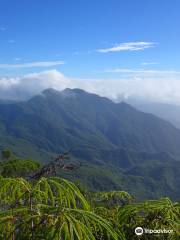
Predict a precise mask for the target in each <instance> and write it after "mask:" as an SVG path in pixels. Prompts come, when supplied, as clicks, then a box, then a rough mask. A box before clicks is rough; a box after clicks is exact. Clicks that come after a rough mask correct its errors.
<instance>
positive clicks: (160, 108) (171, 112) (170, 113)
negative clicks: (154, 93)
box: [127, 100, 180, 129]
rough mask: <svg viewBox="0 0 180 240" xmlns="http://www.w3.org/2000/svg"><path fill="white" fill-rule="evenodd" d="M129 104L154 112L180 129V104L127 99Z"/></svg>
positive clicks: (147, 111)
mask: <svg viewBox="0 0 180 240" xmlns="http://www.w3.org/2000/svg"><path fill="white" fill-rule="evenodd" d="M127 102H128V103H129V104H131V105H132V106H134V107H135V108H137V109H138V110H140V111H143V112H146V113H152V114H155V115H156V116H158V117H160V118H162V119H164V120H167V121H169V122H170V123H172V124H173V125H174V126H175V127H177V128H179V129H180V106H179V105H173V104H166V103H158V102H148V101H138V100H127Z"/></svg>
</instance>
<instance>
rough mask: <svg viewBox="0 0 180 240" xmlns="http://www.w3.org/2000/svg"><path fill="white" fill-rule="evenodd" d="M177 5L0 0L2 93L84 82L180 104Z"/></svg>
mask: <svg viewBox="0 0 180 240" xmlns="http://www.w3.org/2000/svg"><path fill="white" fill-rule="evenodd" d="M179 11H180V1H179V0H151V1H145V0H99V1H98V0H96V1H95V0H86V1H84V0H76V1H74V0H38V1H37V0H31V1H27V0H13V1H12V0H0V98H18V97H19V96H23V97H25V95H27V96H31V95H33V94H38V93H39V92H40V91H42V90H43V89H45V88H47V87H54V88H56V89H59V90H61V89H63V88H65V87H81V88H84V89H85V90H87V91H91V92H96V93H98V94H100V95H104V96H107V97H110V98H113V99H118V98H128V97H138V98H142V99H148V100H151V101H152V100H154V101H160V102H168V103H170V102H172V103H176V104H180V66H179V63H180V44H179V43H180V28H179V23H180V14H179ZM20 92H21V94H19V93H20Z"/></svg>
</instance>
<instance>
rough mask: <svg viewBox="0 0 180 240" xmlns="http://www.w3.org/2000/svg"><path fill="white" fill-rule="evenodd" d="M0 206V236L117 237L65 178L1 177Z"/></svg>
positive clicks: (16, 237)
mask: <svg viewBox="0 0 180 240" xmlns="http://www.w3.org/2000/svg"><path fill="white" fill-rule="evenodd" d="M0 209H1V211H0V239H11V238H13V239H20V240H21V239H41V240H42V239H48V240H49V239H54V240H56V239H67V240H68V239H77V240H86V239H87V240H93V239H94V240H95V239H102V238H103V239H106V238H109V239H118V236H117V234H116V233H115V231H114V230H113V229H112V227H111V225H110V224H109V223H108V222H107V220H105V219H103V218H102V217H100V216H98V215H97V214H95V213H94V212H93V211H91V210H90V206H89V204H88V202H87V201H86V199H85V198H84V197H83V195H82V194H81V193H80V191H79V189H78V188H77V187H76V186H75V185H74V184H73V183H71V182H69V181H67V180H65V179H60V178H48V179H47V178H41V179H40V180H39V181H38V182H34V183H30V182H28V181H26V180H25V179H23V178H1V179H0Z"/></svg>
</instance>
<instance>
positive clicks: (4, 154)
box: [2, 149, 12, 159]
mask: <svg viewBox="0 0 180 240" xmlns="http://www.w3.org/2000/svg"><path fill="white" fill-rule="evenodd" d="M11 156H12V152H11V150H10V149H4V150H2V158H3V159H9V158H10V157H11Z"/></svg>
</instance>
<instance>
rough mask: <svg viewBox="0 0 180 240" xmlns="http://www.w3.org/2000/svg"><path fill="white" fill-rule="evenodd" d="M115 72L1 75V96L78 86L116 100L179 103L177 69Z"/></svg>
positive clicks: (179, 74)
mask: <svg viewBox="0 0 180 240" xmlns="http://www.w3.org/2000/svg"><path fill="white" fill-rule="evenodd" d="M117 72H119V74H120V76H119V78H116V79H77V78H71V77H67V76H65V75H63V74H62V73H61V72H59V71H57V70H50V71H44V72H39V73H33V74H28V75H25V76H23V77H15V78H13V77H1V78H0V98H1V99H12V100H24V99H28V98H30V97H32V96H33V95H36V94H40V93H41V92H42V91H43V90H44V89H47V88H55V89H57V90H63V89H65V88H81V89H84V90H86V91H89V92H92V93H96V94H99V95H101V96H106V97H108V98H111V99H113V100H115V101H118V100H119V99H121V100H122V99H123V100H126V99H127V98H139V99H142V100H143V99H144V100H150V101H158V102H165V103H176V104H180V72H179V71H172V70H171V71H167V70H165V71H157V70H130V69H122V70H120V69H119V71H117ZM107 74H109V73H108V72H107Z"/></svg>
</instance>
